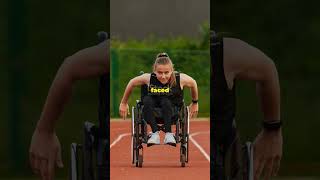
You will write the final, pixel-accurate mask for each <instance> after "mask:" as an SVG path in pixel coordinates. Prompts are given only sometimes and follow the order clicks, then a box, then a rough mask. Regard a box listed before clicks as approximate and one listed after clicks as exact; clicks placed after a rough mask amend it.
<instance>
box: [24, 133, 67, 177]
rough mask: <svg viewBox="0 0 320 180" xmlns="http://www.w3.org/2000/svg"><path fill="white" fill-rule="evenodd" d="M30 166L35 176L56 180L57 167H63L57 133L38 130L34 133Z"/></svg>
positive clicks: (30, 152)
mask: <svg viewBox="0 0 320 180" xmlns="http://www.w3.org/2000/svg"><path fill="white" fill-rule="evenodd" d="M29 160H30V165H31V168H32V170H33V172H34V173H35V174H38V175H39V174H40V176H41V179H42V180H52V179H54V173H55V165H56V166H57V167H59V168H62V167H63V163H62V159H61V145H60V142H59V139H58V137H57V136H56V133H55V132H53V133H49V132H46V131H40V130H39V129H36V130H35V131H34V133H33V136H32V139H31V144H30V149H29Z"/></svg>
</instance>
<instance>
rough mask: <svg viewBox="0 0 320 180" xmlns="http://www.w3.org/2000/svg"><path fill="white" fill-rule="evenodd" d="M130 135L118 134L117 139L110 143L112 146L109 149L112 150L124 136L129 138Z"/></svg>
mask: <svg viewBox="0 0 320 180" xmlns="http://www.w3.org/2000/svg"><path fill="white" fill-rule="evenodd" d="M130 135H131V133H123V134H120V135H119V136H118V137H117V139H116V140H114V141H113V142H112V144H110V149H111V148H112V146H114V145H116V144H117V143H118V142H119V141H120V140H121V139H122V138H123V137H125V136H130Z"/></svg>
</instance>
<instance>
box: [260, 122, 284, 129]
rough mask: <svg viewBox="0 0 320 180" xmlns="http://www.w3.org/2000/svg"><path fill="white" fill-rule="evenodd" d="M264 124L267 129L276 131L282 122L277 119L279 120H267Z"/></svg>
mask: <svg viewBox="0 0 320 180" xmlns="http://www.w3.org/2000/svg"><path fill="white" fill-rule="evenodd" d="M262 126H263V128H264V129H265V130H268V131H275V130H278V129H280V128H281V126H282V122H281V121H279V120H277V121H267V122H265V121H264V122H263V123H262Z"/></svg>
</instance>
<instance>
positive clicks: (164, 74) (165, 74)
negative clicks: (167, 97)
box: [154, 64, 173, 84]
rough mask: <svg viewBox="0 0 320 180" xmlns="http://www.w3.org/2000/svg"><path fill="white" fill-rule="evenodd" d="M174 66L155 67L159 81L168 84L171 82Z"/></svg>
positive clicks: (160, 65) (159, 65)
mask: <svg viewBox="0 0 320 180" xmlns="http://www.w3.org/2000/svg"><path fill="white" fill-rule="evenodd" d="M172 70H173V69H172V66H171V65H170V64H158V65H156V67H155V72H154V73H155V74H156V75H157V79H158V80H159V81H160V82H161V83H162V84H166V83H168V82H169V80H170V77H171V74H172Z"/></svg>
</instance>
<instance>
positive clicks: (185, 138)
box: [180, 106, 189, 167]
mask: <svg viewBox="0 0 320 180" xmlns="http://www.w3.org/2000/svg"><path fill="white" fill-rule="evenodd" d="M180 128H181V146H180V163H181V167H185V165H186V163H188V160H189V107H187V106H186V107H184V108H183V112H182V121H181V125H180Z"/></svg>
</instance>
